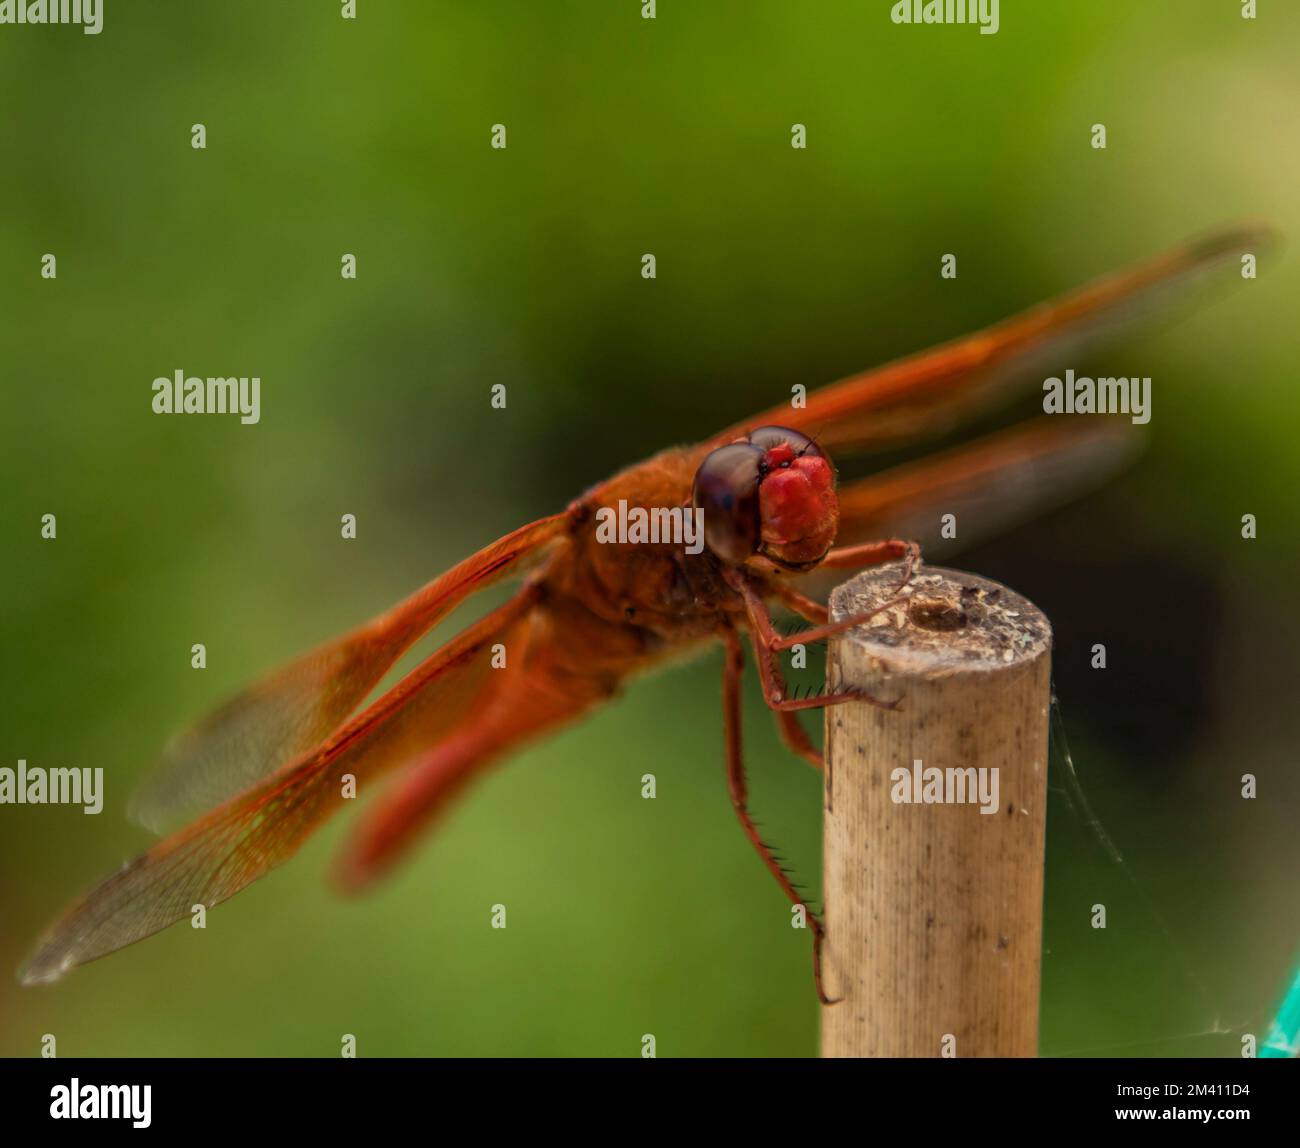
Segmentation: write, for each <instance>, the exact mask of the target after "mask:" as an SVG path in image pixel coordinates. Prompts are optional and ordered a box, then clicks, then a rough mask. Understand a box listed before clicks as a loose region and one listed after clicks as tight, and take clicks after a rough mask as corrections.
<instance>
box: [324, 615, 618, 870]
mask: <svg viewBox="0 0 1300 1148" xmlns="http://www.w3.org/2000/svg"><path fill="white" fill-rule="evenodd" d="M527 622H528V629H527V632H525V633H521V634H519V636H518V638H517V639H516V640H515V641H514V642H512V643H511V646H510V651H509V663H508V668H506V669H502V670H500V671H498V672H497V674H496V676H495V677H494V682H493V688H492V689H491V690H490V691H487V692H486V693H485V694H484V695H483V696H482V697H481V698H480V700H479V702H478V704H477V705H476V706H475V709H474V712H473V713H472V714H470V715H467V717H466V719H465V720H464V721H463V722H461V723H460V724H459V725H458V726H457V727H456V729H455V730H454V731H452V733H451V735H450V736H448V737H446V738H443V739H442V740H441V741H439V742H438V743H437V744H436V745H434V746H433V747H431V748H430V749H428V750H426V751H425V752H424V753H423V754H422V755H421V756H420V757H419V758H417V759H416V760H414V761H412V762H411V764H410V765H409V766H407V767H406V768H405V769H403V770H402V772H401V773H400V774H399V775H398V776H397V777H395V778H394V779H393V783H392V785H391V786H389V787H388V788H387V789H386V790H385V791H384V792H383V793H382V794H380V796H379V798H378V800H377V802H376V804H374V805H372V806H370V807H369V808H367V810H366V811H365V813H364V814H363V815H362V818H361V821H360V824H359V825H358V827H357V829H356V830H355V831H354V833H353V835H352V838H351V840H350V841H349V842H348V846H347V848H346V849H345V850H344V851H343V853H342V854H341V855H340V857H339V864H338V866H337V869H336V876H337V879H338V882H339V884H340V885H341V886H342V887H344V888H345V889H348V890H349V891H356V890H358V889H360V888H362V887H364V886H366V885H368V884H369V883H370V882H371V881H373V880H374V879H375V878H377V877H379V876H382V875H383V874H384V873H385V872H386V871H387V870H388V869H389V868H390V867H391V866H392V864H393V863H394V862H395V861H396V860H398V858H399V857H400V856H401V855H402V854H403V853H404V852H405V851H406V850H407V849H408V848H409V847H410V844H411V843H412V841H413V840H415V838H416V837H417V836H418V834H419V832H420V831H421V830H423V829H424V828H425V827H426V826H427V825H428V823H429V822H430V821H431V820H432V819H433V818H434V817H435V816H436V815H437V814H438V813H439V811H441V810H442V809H443V808H445V806H446V805H447V803H448V802H449V801H450V800H451V798H452V797H454V796H455V795H456V794H457V793H458V792H459V791H460V789H461V787H462V786H463V785H464V783H465V782H466V781H467V780H468V779H469V778H470V777H471V776H472V775H477V774H478V773H480V772H481V771H482V769H483V767H484V766H485V765H487V764H489V763H490V762H492V761H494V760H496V759H497V758H499V757H500V756H501V755H502V754H503V753H505V752H507V751H509V750H514V749H516V748H518V747H519V745H520V744H522V743H524V742H526V741H531V740H533V739H535V738H537V737H539V736H541V735H542V734H544V733H547V732H549V731H551V730H553V729H555V728H556V727H557V726H559V725H562V724H565V723H567V722H569V721H572V720H573V719H574V718H576V717H578V716H579V715H581V714H582V713H583V712H584V711H586V710H588V709H590V708H591V707H592V706H594V705H596V704H598V703H600V702H602V701H604V700H606V699H607V698H608V697H609V696H610V694H611V692H612V690H613V682H612V681H611V680H610V679H608V678H607V677H606V676H604V675H602V674H599V673H592V674H575V673H573V672H572V671H571V669H565V670H559V671H557V670H556V668H555V667H554V664H553V659H552V655H553V653H554V650H553V648H552V647H551V645H550V644H551V643H554V642H556V641H563V640H565V635H562V634H557V633H556V632H555V630H554V628H553V627H552V626H551V625H550V624H548V623H546V622H544V621H543V620H542V619H541V618H540V616H539V615H538V614H534V615H533V616H531V617H530V618H529V619H527Z"/></svg>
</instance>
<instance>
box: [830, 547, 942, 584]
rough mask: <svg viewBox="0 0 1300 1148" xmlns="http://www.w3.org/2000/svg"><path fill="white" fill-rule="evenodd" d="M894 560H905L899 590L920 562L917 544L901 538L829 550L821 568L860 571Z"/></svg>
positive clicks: (919, 548)
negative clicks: (865, 567)
mask: <svg viewBox="0 0 1300 1148" xmlns="http://www.w3.org/2000/svg"><path fill="white" fill-rule="evenodd" d="M895 558H906V559H907V564H906V565H905V566H904V567H903V577H902V578H901V579H900V580H899V583H898V587H897V588H898V589H899V590H901V589H902V588H903V587H904V586H906V585H907V584H908V583H909V582H910V581H911V580H912V575H913V574H914V573H916V566H917V563H918V562H920V561H921V546H920V543H917V542H906V541H904V540H903V539H901V538H890V539H888V540H886V541H884V542H868V543H866V544H864V545H862V546H845V547H842V548H841V549H839V550H829V551H827V553H826V557H825V558H823V559H822V561H821V564H822V566H826V567H829V568H830V569H832V570H835V569H860V568H861V567H863V566H878V565H880V563H882V562H891V561H893V560H894V559H895Z"/></svg>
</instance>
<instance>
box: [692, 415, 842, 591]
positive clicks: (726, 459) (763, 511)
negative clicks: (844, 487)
mask: <svg viewBox="0 0 1300 1148" xmlns="http://www.w3.org/2000/svg"><path fill="white" fill-rule="evenodd" d="M694 502H695V505H696V506H698V507H699V508H700V509H701V510H703V511H704V542H705V545H706V546H708V548H709V549H710V550H711V551H712V552H713V553H714V554H715V555H717V557H719V558H721V559H722V560H723V561H724V562H727V563H729V564H731V565H733V566H741V565H744V564H745V563H746V562H748V561H749V560H750V559H752V558H755V557H761V558H766V559H767V560H768V561H770V562H773V563H775V564H776V565H778V566H781V567H784V568H786V569H791V570H802V569H806V568H808V567H811V566H815V565H817V563H818V562H820V561H821V560H822V558H823V557H825V555H826V551H827V550H829V549H830V547H831V543H833V542H834V541H835V532H836V530H837V528H838V527H839V518H840V510H839V503H838V502H837V501H836V498H835V469H834V467H832V466H831V462H830V459H828V458H827V457H826V456H825V455H824V454H823V453H822V452H821V449H820V448H819V447H818V446H817V444H816V443H815V442H813V441H812V439H810V438H808V437H807V435H803V434H800V433H799V432H798V431H794V430H789V429H788V428H786V427H759V428H758V429H757V430H754V431H750V433H749V434H748V435H746V436H745V437H744V438H743V439H738V440H737V441H736V442H733V443H728V444H727V445H726V446H722V447H719V448H718V449H717V450H715V451H712V452H711V453H710V454H709V455H707V456H706V457H705V459H704V461H703V462H702V463H700V468H699V470H697V471H696V472H695V489H694Z"/></svg>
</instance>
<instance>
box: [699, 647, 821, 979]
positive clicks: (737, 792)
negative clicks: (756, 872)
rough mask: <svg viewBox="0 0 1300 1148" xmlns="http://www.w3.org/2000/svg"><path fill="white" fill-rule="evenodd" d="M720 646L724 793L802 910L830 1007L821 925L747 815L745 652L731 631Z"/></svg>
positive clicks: (778, 880)
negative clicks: (743, 720)
mask: <svg viewBox="0 0 1300 1148" xmlns="http://www.w3.org/2000/svg"><path fill="white" fill-rule="evenodd" d="M722 642H723V646H724V647H725V650H726V658H725V661H724V663H723V673H722V716H723V730H724V732H725V737H726V746H727V790H728V792H730V794H731V804H732V806H733V808H734V809H735V810H736V816H737V817H738V818H739V819H740V827H741V829H743V830H744V832H745V836H746V837H748V838H749V841H750V844H751V845H753V846H754V848H755V849H756V850H757V851H758V855H759V857H760V858H761V860H762V862H763V864H764V865H766V866H767V870H768V872H769V873H771V874H772V876H773V877H775V878H776V883H777V884H778V885H780V886H781V891H782V892H783V893H784V894H785V895H786V896H787V897H788V898H789V899H790V903H791V904H792V905H794V906H796V907H797V908H799V909H802V910H803V914H804V919H805V920H806V921H807V922H808V926H809V928H811V929H812V934H813V951H812V963H813V980H814V982H815V984H816V986H817V998H818V999H819V1000H820V1001H821V1002H822V1004H834V1003H835V1001H836V1000H837V999H838V998H832V997H828V996H827V995H826V990H825V988H824V987H823V986H822V940H823V937H824V935H825V934H824V933H823V930H822V923H821V921H820V920H819V919H818V918H817V916H816V914H815V913H813V911H812V909H810V908H809V907H808V903H807V902H806V901H805V900H804V899H803V897H802V896H801V895H800V893H799V890H798V889H796V888H795V887H794V884H793V882H791V880H790V878H789V877H788V876H787V875H786V872H785V870H784V869H782V868H781V864H780V862H779V861H778V860H777V858H776V855H775V854H774V853H773V852H772V849H771V847H770V846H769V845H768V844H767V842H766V841H764V840H763V839H762V838H761V837H760V836H759V835H758V826H757V825H755V824H754V820H753V818H751V817H750V815H749V785H748V783H747V782H746V780H745V760H744V755H743V753H742V752H741V740H740V676H741V673H742V672H743V670H744V668H745V651H744V649H743V648H742V646H741V644H740V639H739V638H738V637H737V636H736V632H735V631H734V630H730V629H728V630H724V631H723V632H722Z"/></svg>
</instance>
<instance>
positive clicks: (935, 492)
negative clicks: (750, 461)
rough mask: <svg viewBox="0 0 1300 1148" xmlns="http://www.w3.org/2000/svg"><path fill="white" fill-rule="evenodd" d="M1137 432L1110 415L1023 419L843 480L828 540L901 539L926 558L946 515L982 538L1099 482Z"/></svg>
mask: <svg viewBox="0 0 1300 1148" xmlns="http://www.w3.org/2000/svg"><path fill="white" fill-rule="evenodd" d="M1139 440H1140V436H1139V435H1138V434H1137V432H1136V431H1134V430H1133V428H1132V427H1131V426H1128V425H1126V424H1124V423H1120V422H1116V421H1114V420H1111V419H1096V420H1091V419H1072V420H1071V419H1059V420H1058V419H1053V418H1051V417H1049V416H1044V417H1042V418H1038V419H1032V420H1030V421H1029V422H1027V423H1021V424H1020V425H1018V426H1014V427H1011V428H1009V429H1007V430H1004V431H999V432H998V433H996V434H991V435H988V436H986V437H984V438H980V439H975V440H974V441H972V442H970V443H966V444H964V445H962V446H960V447H956V448H954V449H953V450H949V451H945V452H943V453H941V454H935V455H929V456H927V457H925V458H922V459H918V460H917V461H915V462H910V463H905V464H903V465H902V466H897V467H893V468H892V469H890V470H885V471H881V472H880V473H879V474H874V475H872V476H871V477H869V478H865V479H860V480H858V481H857V482H851V483H848V484H846V485H845V486H844V487H843V488H842V489H841V490H840V491H839V502H840V529H839V533H838V535H837V536H836V540H835V544H836V546H853V545H857V544H860V543H863V542H870V541H873V540H876V539H881V538H906V539H908V540H911V541H915V542H920V543H921V545H922V546H923V547H925V548H926V553H927V554H928V555H931V556H934V555H937V554H938V553H940V552H943V551H945V550H947V551H948V552H951V551H952V550H954V549H955V545H954V544H953V542H951V541H949V540H945V539H944V538H943V537H942V536H941V534H940V526H941V522H940V519H941V517H942V516H943V515H945V514H953V515H955V516H956V519H957V522H958V524H959V525H958V538H959V540H960V543H961V545H962V546H963V547H965V546H970V545H973V544H975V543H977V542H982V541H984V540H985V539H987V538H990V537H993V536H995V535H997V534H1001V533H1003V532H1005V531H1007V530H1009V529H1011V528H1012V527H1013V526H1016V525H1018V524H1019V523H1021V522H1024V521H1027V520H1029V519H1031V518H1033V517H1034V516H1035V515H1038V514H1041V513H1043V512H1045V511H1047V510H1050V509H1052V508H1054V507H1056V506H1059V505H1061V504H1062V503H1064V502H1067V501H1069V500H1070V499H1072V498H1077V497H1079V496H1081V495H1083V494H1085V493H1087V492H1088V491H1090V490H1093V489H1095V488H1096V487H1098V486H1100V485H1101V484H1102V483H1104V482H1105V481H1106V480H1107V479H1108V478H1109V477H1110V476H1111V475H1112V474H1114V473H1115V472H1116V471H1117V470H1119V469H1120V468H1121V467H1122V466H1124V464H1125V463H1127V462H1128V461H1129V460H1130V459H1132V458H1133V456H1134V454H1135V453H1136V451H1137V447H1138V443H1139Z"/></svg>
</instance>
